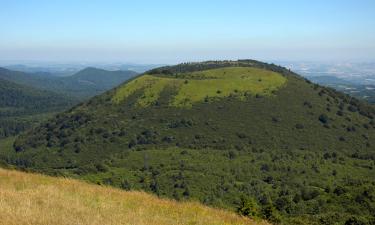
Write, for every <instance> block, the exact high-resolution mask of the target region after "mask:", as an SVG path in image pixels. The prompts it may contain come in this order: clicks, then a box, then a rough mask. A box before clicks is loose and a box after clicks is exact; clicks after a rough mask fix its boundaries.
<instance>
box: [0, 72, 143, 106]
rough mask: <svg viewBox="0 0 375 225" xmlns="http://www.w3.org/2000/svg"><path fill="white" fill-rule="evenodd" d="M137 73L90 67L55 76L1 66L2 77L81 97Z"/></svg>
mask: <svg viewBox="0 0 375 225" xmlns="http://www.w3.org/2000/svg"><path fill="white" fill-rule="evenodd" d="M136 74H137V73H136V72H133V71H107V70H102V69H97V68H91V67H89V68H86V69H83V70H81V71H79V72H77V73H76V74H73V75H72V76H67V77H55V76H46V75H44V74H35V73H34V74H33V73H30V74H29V73H24V72H18V71H12V70H7V69H4V68H0V79H4V80H8V81H11V82H14V83H17V84H21V85H25V86H30V87H33V88H37V89H41V90H49V91H53V92H58V93H62V94H65V95H69V96H72V97H74V98H80V99H87V98H90V97H92V96H95V95H98V94H101V93H103V92H105V91H107V90H109V89H111V88H114V87H115V86H117V85H119V84H121V83H122V82H124V81H126V80H127V79H129V78H131V77H133V76H135V75H136Z"/></svg>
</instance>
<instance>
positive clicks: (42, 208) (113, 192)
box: [0, 169, 268, 225]
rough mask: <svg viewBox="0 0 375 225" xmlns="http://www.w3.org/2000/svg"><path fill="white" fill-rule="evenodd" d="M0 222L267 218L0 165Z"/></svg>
mask: <svg viewBox="0 0 375 225" xmlns="http://www.w3.org/2000/svg"><path fill="white" fill-rule="evenodd" d="M0 185H1V189H0V199H1V201H0V208H1V210H0V218H1V220H0V224H4V225H13V224H14V225H23V224H25V225H26V224H27V225H42V224H43V225H45V224H54V225H63V224H66V225H68V224H69V225H70V224H81V225H84V224H87V225H95V224H100V225H105V224H110V225H117V224H133V225H146V224H155V225H157V224H163V225H167V224H202V225H203V224H204V225H206V224H212V225H213V224H217V225H220V224H222V225H225V224H238V225H240V224H243V225H245V224H248V225H256V224H264V225H266V224H268V223H266V222H262V221H258V222H256V221H251V220H249V219H246V218H243V217H240V216H238V215H236V214H234V213H231V212H225V211H223V210H218V209H212V208H208V207H205V206H203V205H201V204H199V203H195V202H183V203H177V202H175V201H171V200H164V199H159V198H157V197H154V196H152V195H149V194H146V193H143V192H135V191H132V192H126V191H121V190H118V189H114V188H110V187H101V186H98V185H90V184H87V183H84V182H79V181H75V180H70V179H64V178H51V177H46V176H42V175H36V174H29V173H22V172H16V171H11V170H4V169H0Z"/></svg>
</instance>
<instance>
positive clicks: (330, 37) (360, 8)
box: [0, 0, 375, 64]
mask: <svg viewBox="0 0 375 225" xmlns="http://www.w3.org/2000/svg"><path fill="white" fill-rule="evenodd" d="M0 21H1V22H0V24H1V31H2V34H1V36H0V60H20V61H21V60H38V61H61V62H63V61H81V62H82V61H89V62H97V61H105V62H113V61H122V60H124V61H129V62H134V63H141V64H143V63H151V64H154V63H157V64H159V63H162V64H175V63H179V62H186V61H206V60H223V59H243V58H245V59H247V58H250V59H258V60H260V61H270V59H272V60H275V61H296V60H298V61H375V30H374V29H373V28H374V27H375V2H374V1H370V0H360V1H355V0H343V1H339V0H332V1H324V0H317V1H314V2H311V1H307V0H304V1H298V0H286V1H283V2H273V1H262V2H259V1H251V0H250V1H245V0H237V1H232V2H230V3H229V2H227V1H220V0H217V1H205V2H201V1H197V0H191V1H185V2H175V1H171V0H161V1H157V2H150V1H145V0H141V1H137V2H133V1H120V0H109V1H105V2H103V1H73V0H65V1H62V0H57V1H43V0H29V1H25V0H17V1H14V0H12V1H11V0H4V1H2V3H1V7H0Z"/></svg>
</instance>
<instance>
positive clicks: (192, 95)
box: [3, 60, 375, 224]
mask: <svg viewBox="0 0 375 225" xmlns="http://www.w3.org/2000/svg"><path fill="white" fill-rule="evenodd" d="M374 117H375V108H374V107H373V106H371V105H369V104H367V103H366V102H363V101H359V100H357V99H355V98H351V97H350V96H348V95H345V94H342V93H340V92H337V91H335V90H333V89H330V88H326V87H322V86H320V85H317V84H313V83H311V82H310V81H308V80H306V79H303V78H302V77H300V76H299V75H297V74H295V73H293V72H292V71H290V70H288V69H285V68H283V67H279V66H276V65H272V64H266V63H261V62H257V61H253V60H241V61H219V62H217V61H210V62H203V63H186V64H180V65H177V66H170V67H163V68H159V69H154V70H151V71H149V72H146V73H145V74H143V75H141V76H138V77H136V78H134V79H132V80H129V81H128V82H125V83H124V84H122V85H120V86H118V87H116V88H115V89H113V90H111V91H108V92H106V93H104V94H102V95H100V96H97V97H95V98H92V99H91V100H89V101H87V102H85V103H83V104H81V105H79V106H76V107H74V108H72V109H71V110H69V111H67V112H64V113H61V114H59V115H57V116H56V117H54V118H52V119H51V120H49V121H47V122H45V123H43V124H42V125H40V126H38V127H36V128H35V129H33V130H30V131H29V132H27V133H25V134H23V135H21V136H19V137H18V138H17V139H16V140H15V142H14V144H12V145H11V149H10V150H9V152H7V153H6V157H3V159H4V160H5V161H6V162H7V163H10V164H14V165H16V166H18V167H21V168H26V169H31V170H36V171H41V172H46V173H50V174H61V175H64V176H73V177H80V178H82V179H85V180H90V181H92V182H95V183H105V184H108V185H113V186H117V187H121V188H124V189H141V190H145V191H148V192H152V193H155V194H157V195H160V196H166V197H170V198H175V199H195V200H199V201H201V202H204V203H205V204H209V205H214V206H217V207H223V208H229V209H232V210H237V211H239V212H240V213H242V214H244V215H248V216H252V217H262V218H265V219H268V220H270V221H272V222H277V223H283V224H334V223H338V224H345V223H348V224H352V223H354V222H356V223H357V224H370V223H372V222H374V221H375V218H374V216H373V215H375V203H374V199H375V194H374V193H375V183H374V180H375V173H374V172H373V168H374V167H375V164H374V159H375V150H374V149H375V122H374Z"/></svg>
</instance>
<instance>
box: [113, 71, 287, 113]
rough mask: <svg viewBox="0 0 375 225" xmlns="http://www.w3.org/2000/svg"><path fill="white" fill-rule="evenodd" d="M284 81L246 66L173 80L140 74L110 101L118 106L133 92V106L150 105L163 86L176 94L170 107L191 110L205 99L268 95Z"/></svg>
mask: <svg viewBox="0 0 375 225" xmlns="http://www.w3.org/2000/svg"><path fill="white" fill-rule="evenodd" d="M285 82H286V79H285V78H284V77H283V76H281V75H280V74H278V73H275V72H271V71H267V70H263V69H257V68H249V67H231V68H219V69H211V70H204V71H199V72H192V73H185V74H182V75H178V74H176V75H175V77H174V78H170V77H160V76H159V77H158V76H152V75H144V76H142V77H139V78H137V79H135V80H132V81H131V82H129V83H127V84H126V85H124V86H122V87H120V88H118V89H117V90H116V93H115V94H114V96H113V98H112V101H113V102H115V103H120V102H121V101H123V100H124V99H126V98H127V97H129V96H130V95H132V94H133V93H134V92H136V91H137V90H140V89H142V90H143V95H142V96H140V98H139V99H138V101H137V103H138V105H139V106H142V107H145V106H149V105H152V104H154V103H155V102H156V101H157V100H158V98H159V97H160V94H161V92H162V91H163V90H164V89H165V88H166V87H168V86H169V87H174V88H177V89H178V92H177V93H176V95H175V96H174V99H173V100H172V101H171V102H170V105H171V106H178V107H191V106H192V105H193V104H194V103H199V102H203V101H204V99H205V98H223V97H228V96H230V95H231V94H232V95H233V94H236V95H238V96H239V97H240V98H241V97H243V96H244V95H246V94H251V95H255V94H261V95H270V94H271V93H272V91H275V90H277V89H278V88H279V87H281V86H282V85H283V84H284V83H285Z"/></svg>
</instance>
